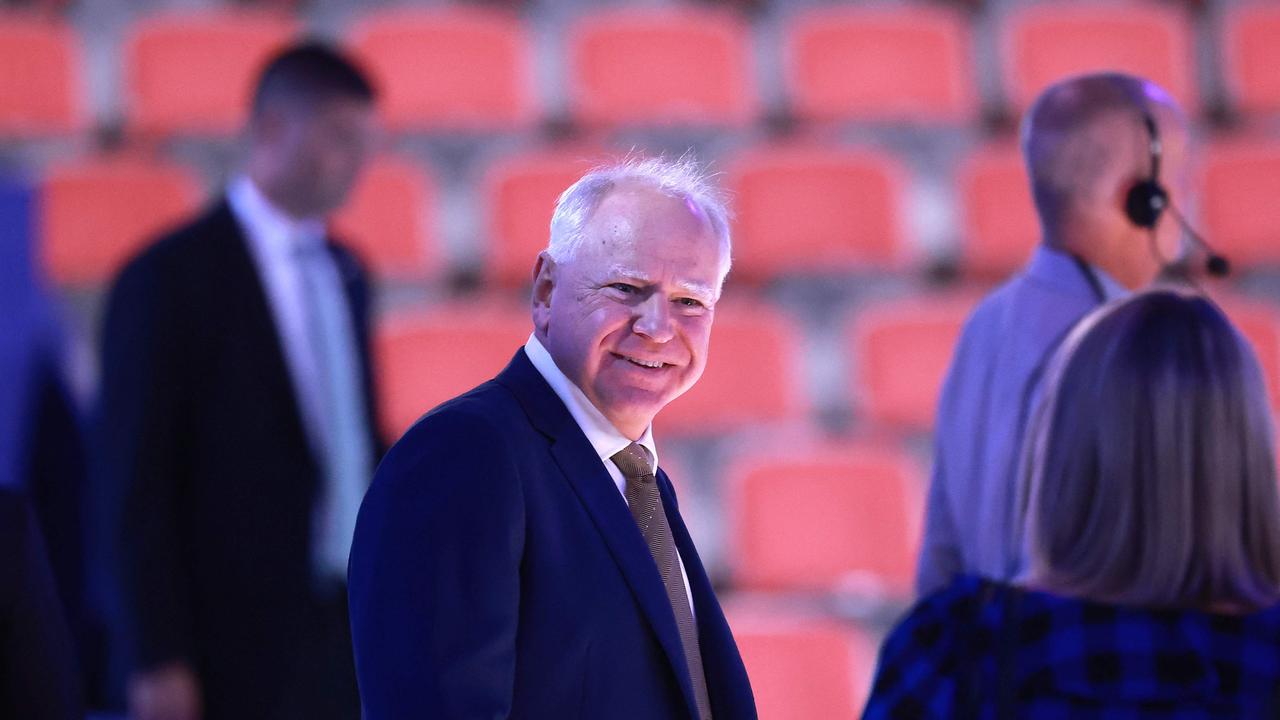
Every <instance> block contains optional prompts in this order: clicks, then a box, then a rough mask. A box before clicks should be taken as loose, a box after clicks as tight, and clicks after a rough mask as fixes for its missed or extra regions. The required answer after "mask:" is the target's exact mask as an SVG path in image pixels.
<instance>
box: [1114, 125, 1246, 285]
mask: <svg viewBox="0 0 1280 720" xmlns="http://www.w3.org/2000/svg"><path fill="white" fill-rule="evenodd" d="M1142 125H1143V127H1144V128H1146V131H1147V147H1148V153H1149V155H1150V157H1151V172H1150V174H1149V175H1147V177H1146V178H1144V179H1142V180H1139V181H1137V182H1135V183H1134V184H1133V187H1131V188H1129V191H1128V193H1126V194H1125V199H1124V212H1125V215H1126V216H1128V218H1129V222H1131V223H1133V224H1134V225H1135V226H1136V227H1139V228H1143V229H1145V230H1149V231H1151V249H1152V252H1153V253H1155V254H1156V258H1157V259H1158V260H1160V264H1161V265H1163V266H1165V267H1166V268H1168V267H1169V266H1170V265H1172V263H1169V262H1166V261H1165V260H1164V258H1163V257H1161V256H1160V251H1159V248H1158V247H1157V246H1156V241H1155V228H1156V224H1157V223H1158V222H1160V218H1161V216H1163V215H1164V212H1165V211H1166V210H1168V211H1169V213H1170V214H1171V215H1173V218H1174V219H1175V220H1177V221H1178V224H1179V225H1181V226H1182V229H1183V231H1184V232H1186V234H1187V237H1189V238H1191V240H1192V241H1193V242H1194V243H1195V244H1196V246H1197V247H1199V248H1200V249H1201V250H1202V251H1203V252H1204V254H1205V263H1204V268H1205V271H1206V272H1208V273H1209V274H1210V275H1213V276H1214V277H1225V276H1226V275H1228V274H1230V272H1231V263H1229V262H1228V261H1227V259H1226V258H1225V257H1223V256H1222V255H1219V254H1218V253H1217V252H1214V250H1213V247H1212V246H1210V245H1209V243H1208V242H1206V241H1205V239H1204V238H1203V237H1201V236H1200V234H1199V233H1197V232H1196V231H1195V229H1194V228H1192V227H1191V223H1188V222H1187V219H1186V218H1184V217H1183V216H1182V213H1180V212H1178V208H1176V207H1175V206H1174V204H1173V202H1172V201H1171V200H1170V199H1169V191H1168V190H1165V187H1164V185H1163V184H1161V182H1160V160H1161V157H1162V155H1163V154H1164V149H1163V147H1162V145H1161V143H1160V129H1159V127H1158V126H1157V125H1156V121H1155V118H1153V117H1152V116H1151V113H1150V112H1149V111H1148V110H1147V109H1145V108H1143V110H1142Z"/></svg>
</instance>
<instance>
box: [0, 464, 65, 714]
mask: <svg viewBox="0 0 1280 720" xmlns="http://www.w3.org/2000/svg"><path fill="white" fill-rule="evenodd" d="M0 567H3V568H4V572H2V573H0V717H5V718H22V720H82V718H84V710H83V709H82V707H81V696H80V679H79V678H78V677H77V669H78V665H77V663H76V660H75V649H74V645H73V644H72V641H71V631H70V629H69V628H68V627H67V621H66V618H65V617H64V616H63V612H62V603H61V602H60V601H59V599H58V592H57V589H56V587H55V582H54V578H53V572H52V570H51V569H50V567H49V559H48V556H47V554H46V552H45V543H44V538H43V537H42V535H41V532H40V530H39V528H38V527H37V524H36V519H35V516H34V514H33V513H32V512H31V509H30V508H29V507H28V505H27V501H26V499H25V498H24V497H23V496H22V495H21V494H19V493H17V492H14V491H13V490H12V489H9V488H0Z"/></svg>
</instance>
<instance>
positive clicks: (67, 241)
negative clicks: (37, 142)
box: [40, 158, 200, 285]
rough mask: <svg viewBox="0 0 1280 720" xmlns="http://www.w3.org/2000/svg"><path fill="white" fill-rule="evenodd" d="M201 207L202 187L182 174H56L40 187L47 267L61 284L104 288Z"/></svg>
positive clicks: (147, 165) (121, 161) (102, 167)
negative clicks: (129, 262)
mask: <svg viewBox="0 0 1280 720" xmlns="http://www.w3.org/2000/svg"><path fill="white" fill-rule="evenodd" d="M199 202H200V183H199V182H198V181H197V180H196V178H195V176H193V175H192V173H191V172H189V171H188V170H186V169H185V168H182V167H180V166H176V165H170V164H167V163H163V162H148V161H144V160H140V159H137V158H95V159H90V160H84V161H80V162H76V163H69V164H64V165H59V166H55V167H53V168H51V169H50V171H49V172H48V173H47V175H46V176H45V178H44V181H43V183H42V187H41V209H40V218H41V219H40V228H41V229H40V243H41V248H42V250H41V254H42V258H43V262H44V267H45V269H46V270H47V271H48V272H49V273H50V275H51V276H52V277H53V279H54V281H56V282H58V283H60V284H66V285H95V284H98V283H102V282H105V281H107V280H109V279H110V278H111V277H112V276H113V275H114V274H115V272H116V271H117V270H118V269H119V268H120V266H121V265H122V264H123V263H124V261H125V260H126V259H128V258H129V257H130V256H131V255H133V254H134V253H135V252H136V251H137V250H138V249H140V248H141V247H142V246H143V245H144V244H146V243H147V242H148V241H150V240H154V239H155V238H156V235H157V234H158V233H160V232H162V231H164V230H165V229H167V228H168V227H169V226H170V225H173V224H175V223H177V222H179V221H180V220H182V219H183V218H184V217H185V216H186V215H188V214H189V213H192V212H194V211H195V210H196V209H197V208H198V205H199Z"/></svg>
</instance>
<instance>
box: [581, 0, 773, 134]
mask: <svg viewBox="0 0 1280 720" xmlns="http://www.w3.org/2000/svg"><path fill="white" fill-rule="evenodd" d="M568 45H569V58H570V60H569V68H570V69H569V82H568V86H569V97H570V103H571V108H572V114H573V117H574V118H575V119H576V120H578V121H580V122H583V123H585V124H588V125H619V124H642V125H741V124H745V123H747V122H749V121H750V120H751V119H752V118H753V116H754V114H755V112H756V96H755V82H754V79H753V73H752V71H751V70H752V67H753V56H752V55H751V50H750V36H749V32H748V28H747V25H746V24H745V23H744V22H743V21H741V20H740V19H739V18H738V17H737V16H736V15H734V14H731V13H729V12H727V11H718V10H704V9H696V8H688V7H686V8H624V9H617V10H604V11H596V12H594V13H592V14H590V15H587V16H586V17H584V18H582V20H580V21H579V22H578V23H577V24H576V25H575V26H574V27H573V29H572V31H571V34H570V36H569V39H568Z"/></svg>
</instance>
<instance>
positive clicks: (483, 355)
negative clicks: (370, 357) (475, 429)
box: [374, 300, 533, 438]
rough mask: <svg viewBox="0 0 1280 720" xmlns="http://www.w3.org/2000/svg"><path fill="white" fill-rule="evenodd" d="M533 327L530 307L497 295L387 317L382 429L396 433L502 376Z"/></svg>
mask: <svg viewBox="0 0 1280 720" xmlns="http://www.w3.org/2000/svg"><path fill="white" fill-rule="evenodd" d="M532 331H533V323H532V321H531V320H530V319H529V310H528V308H527V307H522V306H518V305H512V304H502V303H499V302H497V301H492V300H477V301H472V302H463V301H459V302H454V303H450V304H447V305H442V306H438V307H433V308H430V309H428V310H426V311H422V312H415V313H410V312H408V311H404V312H401V313H400V314H398V315H396V316H393V317H390V318H387V319H385V320H384V321H382V322H381V323H380V324H379V327H378V331H377V347H376V348H375V353H374V359H375V362H376V364H377V372H378V392H379V396H380V398H381V414H382V428H383V431H384V432H385V433H386V434H387V436H388V437H391V438H397V437H399V436H400V434H401V433H403V432H404V431H405V430H407V429H409V426H411V425H412V424H413V423H414V421H415V420H417V419H418V418H419V417H421V416H422V415H423V414H425V413H426V412H427V411H428V410H431V409H432V408H434V407H435V406H436V405H439V404H440V403H442V402H444V401H446V400H448V399H450V398H452V397H454V396H455V395H460V394H462V393H464V392H466V391H467V390H470V389H471V388H473V387H475V386H477V385H479V384H481V383H483V382H485V381H487V380H489V379H490V378H492V377H494V376H495V375H497V374H498V373H499V372H501V371H502V369H503V368H504V367H506V365H507V363H508V362H510V360H511V358H512V356H513V355H514V354H515V352H516V350H518V349H519V348H520V347H522V346H523V345H524V343H525V341H526V340H528V338H529V333H530V332H532Z"/></svg>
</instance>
